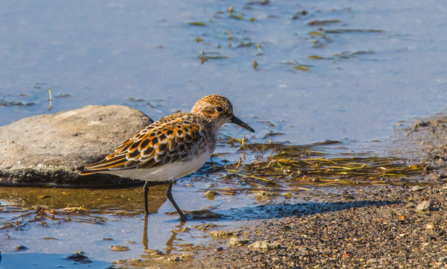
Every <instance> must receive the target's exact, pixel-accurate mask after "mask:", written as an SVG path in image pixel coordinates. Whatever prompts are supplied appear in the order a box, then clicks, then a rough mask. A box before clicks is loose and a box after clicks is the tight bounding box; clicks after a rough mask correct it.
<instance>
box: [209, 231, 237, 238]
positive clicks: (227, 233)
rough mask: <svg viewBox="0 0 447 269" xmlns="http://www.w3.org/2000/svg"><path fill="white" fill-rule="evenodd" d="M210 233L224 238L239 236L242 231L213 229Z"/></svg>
mask: <svg viewBox="0 0 447 269" xmlns="http://www.w3.org/2000/svg"><path fill="white" fill-rule="evenodd" d="M210 235H211V236H212V237H214V238H215V239H222V238H228V237H235V236H239V235H240V232H238V231H212V232H210Z"/></svg>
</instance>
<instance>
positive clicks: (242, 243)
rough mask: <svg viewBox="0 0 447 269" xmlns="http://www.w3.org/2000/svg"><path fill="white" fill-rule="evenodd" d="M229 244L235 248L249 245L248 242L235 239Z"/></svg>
mask: <svg viewBox="0 0 447 269" xmlns="http://www.w3.org/2000/svg"><path fill="white" fill-rule="evenodd" d="M228 244H229V245H230V246H233V247H240V246H243V245H246V244H248V240H247V239H239V238H235V237H233V238H231V239H230V242H229V243H228Z"/></svg>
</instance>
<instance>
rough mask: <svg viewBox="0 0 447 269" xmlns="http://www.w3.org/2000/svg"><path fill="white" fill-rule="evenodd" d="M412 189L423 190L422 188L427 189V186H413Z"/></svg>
mask: <svg viewBox="0 0 447 269" xmlns="http://www.w3.org/2000/svg"><path fill="white" fill-rule="evenodd" d="M410 190H411V191H422V190H425V188H423V187H421V186H413V187H412V188H411V189H410Z"/></svg>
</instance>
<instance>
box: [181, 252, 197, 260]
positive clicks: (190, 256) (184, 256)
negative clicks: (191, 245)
mask: <svg viewBox="0 0 447 269" xmlns="http://www.w3.org/2000/svg"><path fill="white" fill-rule="evenodd" d="M181 259H182V260H192V259H194V254H192V253H191V252H185V253H183V254H182V257H181Z"/></svg>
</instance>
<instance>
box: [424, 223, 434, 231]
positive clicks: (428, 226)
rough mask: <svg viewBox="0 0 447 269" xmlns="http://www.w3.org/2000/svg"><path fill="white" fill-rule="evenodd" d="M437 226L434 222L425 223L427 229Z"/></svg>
mask: <svg viewBox="0 0 447 269" xmlns="http://www.w3.org/2000/svg"><path fill="white" fill-rule="evenodd" d="M434 228H435V225H434V224H433V223H427V225H425V229H427V230H433V229H434Z"/></svg>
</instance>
